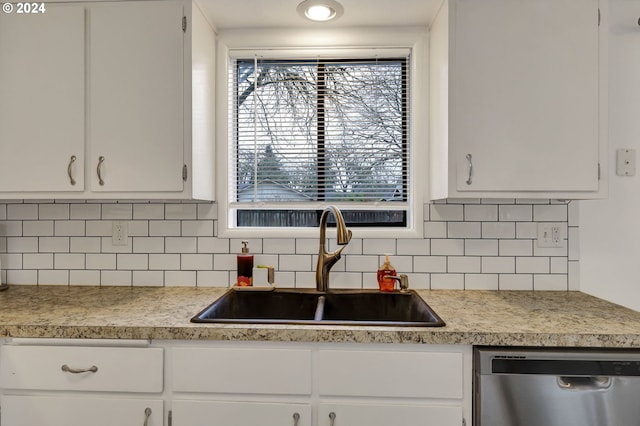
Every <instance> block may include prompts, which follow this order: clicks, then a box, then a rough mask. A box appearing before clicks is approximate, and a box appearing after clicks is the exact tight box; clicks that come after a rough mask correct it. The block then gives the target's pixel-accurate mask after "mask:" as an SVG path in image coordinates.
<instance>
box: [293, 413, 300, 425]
mask: <svg viewBox="0 0 640 426" xmlns="http://www.w3.org/2000/svg"><path fill="white" fill-rule="evenodd" d="M299 421H300V414H299V413H293V426H298V422H299Z"/></svg>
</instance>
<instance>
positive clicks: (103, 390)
mask: <svg viewBox="0 0 640 426" xmlns="http://www.w3.org/2000/svg"><path fill="white" fill-rule="evenodd" d="M39 340H41V342H39ZM111 345H113V346H111ZM148 345H149V342H148V341H113V342H111V341H92V340H80V339H77V340H66V339H60V340H59V341H56V340H55V339H27V340H26V341H22V340H21V339H14V340H10V341H8V342H6V343H5V344H3V345H2V347H1V348H0V386H1V387H2V396H1V399H0V404H1V413H2V417H1V419H0V421H1V423H2V425H3V426H76V425H77V426H81V425H82V426H86V425H92V426H113V425H118V426H161V425H163V424H164V423H163V422H164V399H163V397H162V392H163V390H164V349H163V348H158V347H155V348H153V347H148Z"/></svg>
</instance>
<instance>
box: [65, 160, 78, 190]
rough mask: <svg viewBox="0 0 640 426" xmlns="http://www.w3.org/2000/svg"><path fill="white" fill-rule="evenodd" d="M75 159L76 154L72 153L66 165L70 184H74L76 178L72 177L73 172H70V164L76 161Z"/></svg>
mask: <svg viewBox="0 0 640 426" xmlns="http://www.w3.org/2000/svg"><path fill="white" fill-rule="evenodd" d="M76 159H77V158H76V156H75V155H72V156H71V158H70V159H69V165H68V166H67V174H68V175H69V183H71V185H75V184H76V180H75V179H74V178H73V174H72V173H71V166H72V165H73V163H75V162H76Z"/></svg>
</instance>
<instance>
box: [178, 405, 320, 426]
mask: <svg viewBox="0 0 640 426" xmlns="http://www.w3.org/2000/svg"><path fill="white" fill-rule="evenodd" d="M171 412H172V415H171V418H172V424H173V426H229V425H233V426H256V425H260V426H284V425H296V426H311V405H310V404H289V403H276V402H242V401H194V400H175V401H173V405H172V408H171Z"/></svg>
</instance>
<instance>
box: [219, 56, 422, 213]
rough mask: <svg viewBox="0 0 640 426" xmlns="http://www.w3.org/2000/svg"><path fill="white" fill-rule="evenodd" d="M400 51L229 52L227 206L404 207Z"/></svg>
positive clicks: (404, 81)
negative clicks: (335, 55) (282, 55)
mask: <svg viewBox="0 0 640 426" xmlns="http://www.w3.org/2000/svg"><path fill="white" fill-rule="evenodd" d="M408 74H409V58H408V55H406V56H402V57H397V56H394V57H385V58H380V57H374V58H365V59H362V58H358V59H322V60H319V59H313V60H306V59H305V60H289V59H264V58H258V57H252V58H235V59H233V60H232V61H231V69H230V71H229V93H230V94H231V96H230V105H229V107H230V111H231V112H232V113H231V114H230V129H231V132H230V134H231V140H230V154H231V158H230V167H229V173H230V176H229V182H230V183H231V185H230V186H231V188H230V192H229V194H230V199H229V202H230V204H231V205H232V206H234V207H236V208H240V209H259V208H264V206H265V205H270V206H271V207H272V208H274V206H276V207H277V206H278V205H280V204H282V205H285V204H286V205H287V206H291V205H300V208H304V204H305V203H307V204H308V203H309V202H313V203H314V204H315V206H316V207H317V204H318V202H321V203H324V202H326V203H327V204H328V203H336V204H341V205H342V204H343V203H348V204H349V203H352V204H353V208H354V209H358V208H361V207H365V206H366V205H367V204H371V203H375V205H377V206H379V205H380V203H384V204H386V203H389V206H390V207H391V206H395V207H393V208H403V206H404V207H406V205H407V201H408V186H409V182H408V179H409V173H408V159H407V153H408V152H409V146H408V144H409V142H408V141H409V137H408V132H409V130H408V129H409V123H408V117H409V116H410V114H409V111H408V109H409V99H408V94H409V92H410V91H409V87H408V84H409V81H410V78H409V75H408Z"/></svg>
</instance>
